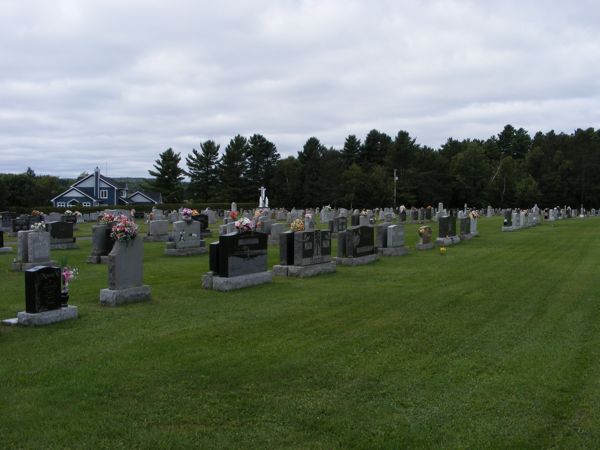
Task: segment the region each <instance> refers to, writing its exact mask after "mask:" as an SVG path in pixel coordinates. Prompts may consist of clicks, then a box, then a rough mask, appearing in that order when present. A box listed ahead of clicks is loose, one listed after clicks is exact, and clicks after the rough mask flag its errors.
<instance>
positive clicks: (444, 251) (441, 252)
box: [440, 247, 446, 256]
mask: <svg viewBox="0 0 600 450" xmlns="http://www.w3.org/2000/svg"><path fill="white" fill-rule="evenodd" d="M445 254H446V247H440V255H442V256H444V255H445Z"/></svg>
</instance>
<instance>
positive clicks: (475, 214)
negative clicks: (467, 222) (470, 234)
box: [469, 209, 479, 220]
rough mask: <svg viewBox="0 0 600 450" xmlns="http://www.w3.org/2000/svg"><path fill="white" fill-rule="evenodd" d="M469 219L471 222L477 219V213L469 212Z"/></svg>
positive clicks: (474, 211)
mask: <svg viewBox="0 0 600 450" xmlns="http://www.w3.org/2000/svg"><path fill="white" fill-rule="evenodd" d="M469 219H473V220H477V219H479V212H478V211H476V210H474V209H472V210H471V212H470V213H469Z"/></svg>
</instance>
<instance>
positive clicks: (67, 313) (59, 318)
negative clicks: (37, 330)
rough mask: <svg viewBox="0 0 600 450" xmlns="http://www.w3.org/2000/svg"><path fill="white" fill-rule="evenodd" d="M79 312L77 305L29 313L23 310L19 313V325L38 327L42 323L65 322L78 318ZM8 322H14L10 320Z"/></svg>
mask: <svg viewBox="0 0 600 450" xmlns="http://www.w3.org/2000/svg"><path fill="white" fill-rule="evenodd" d="M77 316H78V312H77V306H73V305H69V306H66V307H64V308H60V309H52V310H50V311H44V312H41V313H35V314H32V313H28V312H26V311H21V312H19V313H18V314H17V322H16V324H17V325H23V326H27V327H37V326H41V325H48V324H51V323H56V322H63V321H65V320H71V319H77ZM7 322H13V323H14V319H13V320H10V319H9V320H8V321H7Z"/></svg>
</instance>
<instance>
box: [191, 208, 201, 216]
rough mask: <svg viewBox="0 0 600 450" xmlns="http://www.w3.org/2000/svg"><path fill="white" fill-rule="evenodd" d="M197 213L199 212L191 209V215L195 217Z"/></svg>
mask: <svg viewBox="0 0 600 450" xmlns="http://www.w3.org/2000/svg"><path fill="white" fill-rule="evenodd" d="M199 215H200V213H199V212H198V210H197V209H192V217H197V216H199Z"/></svg>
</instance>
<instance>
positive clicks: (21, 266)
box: [12, 260, 56, 272]
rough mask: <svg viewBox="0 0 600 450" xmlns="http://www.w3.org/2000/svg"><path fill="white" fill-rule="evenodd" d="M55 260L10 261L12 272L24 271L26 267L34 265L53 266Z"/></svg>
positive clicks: (29, 267) (30, 267)
mask: <svg viewBox="0 0 600 450" xmlns="http://www.w3.org/2000/svg"><path fill="white" fill-rule="evenodd" d="M55 265H56V262H55V261H52V260H50V261H40V262H32V263H24V262H20V261H15V262H13V263H12V270H13V272H24V271H26V270H28V269H32V268H34V267H35V266H55Z"/></svg>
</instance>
